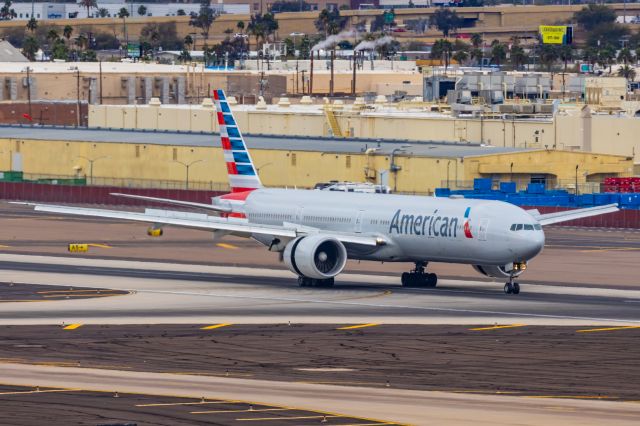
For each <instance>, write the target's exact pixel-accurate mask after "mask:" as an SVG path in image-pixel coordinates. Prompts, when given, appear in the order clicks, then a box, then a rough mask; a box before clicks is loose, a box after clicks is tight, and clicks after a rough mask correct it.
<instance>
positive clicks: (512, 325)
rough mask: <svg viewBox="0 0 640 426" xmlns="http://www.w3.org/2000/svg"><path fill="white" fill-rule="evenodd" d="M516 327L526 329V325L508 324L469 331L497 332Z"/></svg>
mask: <svg viewBox="0 0 640 426" xmlns="http://www.w3.org/2000/svg"><path fill="white" fill-rule="evenodd" d="M516 327H526V324H508V325H493V326H491V327H478V328H470V329H469V330H471V331H484V330H498V329H501V328H516Z"/></svg>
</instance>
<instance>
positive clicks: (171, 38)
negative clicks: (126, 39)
mask: <svg viewBox="0 0 640 426" xmlns="http://www.w3.org/2000/svg"><path fill="white" fill-rule="evenodd" d="M140 41H141V42H143V41H144V42H147V43H148V44H149V46H150V47H151V49H158V48H159V47H162V48H163V49H164V50H178V49H183V48H184V39H182V38H179V37H178V32H177V30H176V23H175V22H161V23H157V22H150V23H148V24H146V25H145V26H144V27H142V30H141V31H140Z"/></svg>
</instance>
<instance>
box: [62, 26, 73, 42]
mask: <svg viewBox="0 0 640 426" xmlns="http://www.w3.org/2000/svg"><path fill="white" fill-rule="evenodd" d="M72 34H73V27H72V26H71V25H65V26H64V28H63V29H62V35H63V36H64V38H66V39H67V42H69V40H70V39H71V35H72Z"/></svg>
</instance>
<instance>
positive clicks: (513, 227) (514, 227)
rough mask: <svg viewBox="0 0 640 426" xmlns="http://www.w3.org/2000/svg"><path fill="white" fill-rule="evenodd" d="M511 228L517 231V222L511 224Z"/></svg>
mask: <svg viewBox="0 0 640 426" xmlns="http://www.w3.org/2000/svg"><path fill="white" fill-rule="evenodd" d="M511 230H512V231H515V230H516V224H515V223H514V224H513V225H511Z"/></svg>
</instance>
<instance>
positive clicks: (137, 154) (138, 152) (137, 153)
mask: <svg viewBox="0 0 640 426" xmlns="http://www.w3.org/2000/svg"><path fill="white" fill-rule="evenodd" d="M136 158H140V145H136Z"/></svg>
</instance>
